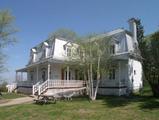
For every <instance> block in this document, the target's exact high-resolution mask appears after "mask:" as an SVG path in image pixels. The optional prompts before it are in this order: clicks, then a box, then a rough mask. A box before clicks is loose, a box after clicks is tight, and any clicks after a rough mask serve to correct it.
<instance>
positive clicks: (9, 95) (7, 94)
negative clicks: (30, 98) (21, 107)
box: [0, 92, 26, 100]
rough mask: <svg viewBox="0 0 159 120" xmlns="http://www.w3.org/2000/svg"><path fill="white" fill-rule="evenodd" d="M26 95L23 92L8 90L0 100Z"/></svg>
mask: <svg viewBox="0 0 159 120" xmlns="http://www.w3.org/2000/svg"><path fill="white" fill-rule="evenodd" d="M24 96H26V95H23V94H17V93H7V92H3V93H2V96H0V100H1V99H14V98H19V97H24Z"/></svg>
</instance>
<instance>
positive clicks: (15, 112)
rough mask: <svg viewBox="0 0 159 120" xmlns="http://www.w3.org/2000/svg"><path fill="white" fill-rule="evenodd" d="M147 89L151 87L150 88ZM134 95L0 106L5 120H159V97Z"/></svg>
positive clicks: (0, 116) (0, 117) (0, 112)
mask: <svg viewBox="0 0 159 120" xmlns="http://www.w3.org/2000/svg"><path fill="white" fill-rule="evenodd" d="M146 90H147V89H146ZM146 90H145V91H143V94H142V95H135V96H132V97H102V96H101V97H98V99H97V100H96V101H94V102H90V101H88V99H87V98H73V101H58V102H57V103H56V104H47V105H37V104H23V105H16V106H10V107H1V108H0V119H2V120H158V119H159V99H156V98H153V97H151V96H150V95H149V94H145V92H147V91H146Z"/></svg>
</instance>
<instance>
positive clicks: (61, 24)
mask: <svg viewBox="0 0 159 120" xmlns="http://www.w3.org/2000/svg"><path fill="white" fill-rule="evenodd" d="M158 5H159V1H158V0H1V1H0V9H9V10H10V11H11V13H12V14H13V15H14V16H15V23H14V24H15V25H16V26H17V28H18V29H19V32H18V33H16V34H15V36H16V37H17V39H18V41H19V42H18V43H17V44H16V45H14V46H9V47H8V48H6V49H5V53H6V54H8V60H7V62H6V66H7V67H8V68H9V71H8V72H5V73H3V77H4V78H6V79H7V80H8V81H13V80H14V78H15V70H16V69H18V68H23V67H25V65H26V64H27V62H28V59H29V51H30V48H31V47H33V46H35V45H37V44H38V43H40V42H42V41H43V40H45V39H47V37H48V35H49V34H50V33H51V32H53V31H56V30H57V29H59V28H68V29H72V30H73V31H75V32H77V34H79V35H86V34H88V33H92V32H96V33H102V32H106V31H111V30H113V29H116V28H122V27H124V28H126V29H127V28H128V24H127V20H128V19H129V18H131V17H137V18H140V19H141V20H142V23H143V25H144V28H145V34H150V33H152V32H154V31H156V30H157V29H158V25H159V15H158V11H159V7H158Z"/></svg>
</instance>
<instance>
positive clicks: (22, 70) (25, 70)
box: [16, 68, 27, 72]
mask: <svg viewBox="0 0 159 120" xmlns="http://www.w3.org/2000/svg"><path fill="white" fill-rule="evenodd" d="M16 72H27V68H21V69H18V70H16Z"/></svg>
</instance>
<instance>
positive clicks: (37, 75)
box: [36, 66, 39, 82]
mask: <svg viewBox="0 0 159 120" xmlns="http://www.w3.org/2000/svg"><path fill="white" fill-rule="evenodd" d="M36 81H37V82H38V81H39V66H37V67H36Z"/></svg>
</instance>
